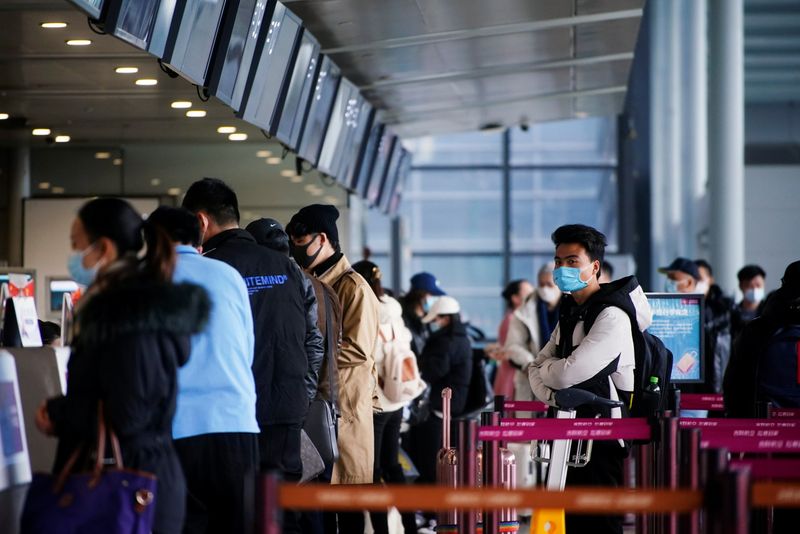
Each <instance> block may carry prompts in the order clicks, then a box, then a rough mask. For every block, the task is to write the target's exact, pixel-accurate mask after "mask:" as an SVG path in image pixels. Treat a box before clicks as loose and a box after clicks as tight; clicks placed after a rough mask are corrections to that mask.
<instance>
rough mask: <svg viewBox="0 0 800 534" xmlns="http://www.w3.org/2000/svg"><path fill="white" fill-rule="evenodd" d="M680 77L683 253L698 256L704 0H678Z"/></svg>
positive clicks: (704, 157) (703, 159)
mask: <svg viewBox="0 0 800 534" xmlns="http://www.w3.org/2000/svg"><path fill="white" fill-rule="evenodd" d="M681 4H682V5H681V17H680V18H681V21H682V24H681V25H682V29H683V32H682V33H683V37H682V39H681V43H682V50H681V63H682V68H681V77H682V81H683V83H682V87H683V89H684V92H683V100H682V104H683V105H682V114H683V124H682V129H681V132H682V134H681V139H682V143H683V157H682V167H683V173H682V180H683V186H682V188H683V193H682V195H681V204H682V212H683V217H682V220H683V221H684V224H683V225H682V227H681V228H682V233H683V236H682V241H683V244H684V248H685V250H684V252H683V255H685V256H688V257H689V258H695V259H696V258H698V257H701V256H703V255H704V252H703V251H701V249H700V247H699V238H698V235H699V234H700V232H701V231H702V229H703V228H705V226H706V221H705V220H704V219H705V218H706V216H705V213H704V210H703V209H702V203H703V198H704V196H705V193H706V184H707V182H708V120H707V115H708V92H707V84H708V76H707V70H706V69H707V68H708V63H707V60H706V54H707V46H706V10H707V4H706V1H705V0H681Z"/></svg>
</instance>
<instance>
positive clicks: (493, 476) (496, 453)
mask: <svg viewBox="0 0 800 534" xmlns="http://www.w3.org/2000/svg"><path fill="white" fill-rule="evenodd" d="M499 424H500V413H499V412H483V413H482V414H481V425H482V427H486V426H489V427H494V426H495V425H499ZM482 430H483V428H481V429H479V430H478V439H479V440H481V441H482V442H483V486H484V487H485V488H497V487H499V486H500V472H501V469H502V466H501V465H500V441H501V440H487V439H484V438H483V437H481V432H482ZM502 441H510V440H502ZM499 531H500V511H499V507H498V508H494V509H490V508H487V509H485V510H484V512H483V534H498V533H499Z"/></svg>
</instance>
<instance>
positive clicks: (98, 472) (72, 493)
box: [20, 401, 156, 534]
mask: <svg viewBox="0 0 800 534" xmlns="http://www.w3.org/2000/svg"><path fill="white" fill-rule="evenodd" d="M97 419H98V422H97V448H96V452H97V455H96V459H95V463H94V466H93V469H92V470H91V471H89V472H82V473H72V470H73V469H74V468H75V464H76V463H77V461H78V458H79V456H80V453H81V452H82V448H78V449H77V450H76V451H75V452H74V453H73V454H72V456H70V458H69V460H68V461H67V463H66V465H64V468H63V469H62V470H61V472H60V473H59V474H58V476H55V475H50V474H42V473H37V474H35V475H34V476H33V481H32V482H31V485H30V488H29V490H28V495H27V497H26V499H25V507H24V509H23V511H22V522H21V530H20V532H21V533H22V534H45V533H54V532H57V533H59V534H71V533H89V532H97V533H101V532H102V533H108V534H117V533H119V534H123V533H124V534H149V533H150V531H151V529H152V526H153V517H154V514H155V495H156V477H155V475H153V474H151V473H145V472H143V471H135V470H133V469H125V468H124V467H123V465H122V454H121V452H120V447H119V440H117V436H116V434H114V432H113V431H112V430H111V429H108V430H107V429H106V424H105V417H104V415H103V404H102V401H101V402H100V406H99V407H98V417H97ZM106 437H108V439H109V441H110V443H111V448H112V452H113V456H114V462H115V464H116V465H115V466H113V467H104V461H103V459H104V456H105V447H106Z"/></svg>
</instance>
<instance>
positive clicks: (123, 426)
mask: <svg viewBox="0 0 800 534" xmlns="http://www.w3.org/2000/svg"><path fill="white" fill-rule="evenodd" d="M70 238H71V241H72V250H73V253H72V255H71V256H70V260H69V263H68V266H69V271H70V274H71V275H72V277H73V278H74V279H75V281H77V282H78V283H81V284H84V285H88V286H89V289H88V291H87V293H86V294H85V295H84V297H83V299H82V301H81V304H80V306H79V309H78V311H77V314H76V325H75V337H74V342H73V345H72V355H71V357H70V361H69V365H68V373H69V374H68V381H67V394H66V395H64V396H60V397H55V398H52V399H49V400H47V401H46V402H45V403H43V404H42V406H41V407H40V409H39V411H38V412H37V415H36V424H37V426H38V427H39V429H40V430H41V431H42V432H44V433H46V434H49V435H52V436H56V437H58V450H57V453H56V461H55V466H54V472H60V471H61V469H62V468H63V467H64V464H65V463H66V461H67V459H68V458H69V457H70V456H71V455H72V454H73V452H74V451H75V450H76V449H77V448H79V447H81V446H82V445H83V444H84V443H93V440H94V439H95V436H96V432H97V429H96V423H97V410H98V404H99V402H100V401H102V402H103V406H104V413H105V418H106V422H107V424H108V425H109V426H110V427H111V429H112V430H113V431H114V432H115V433H116V434H117V437H118V438H119V442H120V445H121V449H122V459H123V462H124V464H125V467H127V468H132V469H137V470H141V471H147V472H150V473H153V474H155V475H156V477H157V479H158V486H157V491H156V504H155V506H156V509H155V521H154V524H153V532H156V533H168V532H169V533H177V532H180V531H181V529H182V527H183V519H184V510H185V508H186V488H185V482H184V478H183V473H182V471H181V467H180V463H179V461H178V457H177V455H176V454H175V450H174V449H173V445H172V436H171V431H172V416H173V414H174V413H175V398H176V391H177V368H178V367H179V366H181V365H183V364H184V363H185V362H186V361H187V359H188V357H189V336H190V335H191V334H193V333H197V332H199V331H200V330H201V328H202V326H203V325H204V323H205V321H206V320H207V317H208V313H209V301H208V296H207V295H206V293H205V291H204V290H203V289H202V288H200V287H198V286H194V285H189V284H180V285H174V284H172V282H171V279H172V271H173V267H174V265H175V251H174V247H173V245H172V243H171V242H170V239H169V237H168V236H167V234H166V233H165V232H164V230H163V229H161V228H158V227H155V226H151V225H148V224H147V223H146V222H143V221H142V218H141V216H140V215H139V214H138V213H137V212H136V210H134V209H133V207H131V205H130V204H128V203H127V202H125V201H124V200H121V199H116V198H100V199H95V200H92V201H90V202H88V203H86V204H85V205H84V206H83V207H82V208H81V209H80V211H79V212H78V216H77V218H76V219H75V221H74V222H73V224H72V229H71V232H70ZM143 248H144V249H145V252H144V255H143V256H141V257H140V252H141V251H142V249H143ZM87 460H88V459H87V458H82V459H80V463H81V464H85V462H86V461H87Z"/></svg>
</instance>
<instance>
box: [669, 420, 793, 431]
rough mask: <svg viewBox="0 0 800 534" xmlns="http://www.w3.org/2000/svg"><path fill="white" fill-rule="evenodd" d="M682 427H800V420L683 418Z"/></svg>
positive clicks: (755, 428)
mask: <svg viewBox="0 0 800 534" xmlns="http://www.w3.org/2000/svg"><path fill="white" fill-rule="evenodd" d="M678 424H679V425H680V427H681V428H699V429H700V430H705V429H709V428H733V429H741V430H748V429H753V430H760V429H766V428H800V421H794V420H791V419H784V420H777V421H776V420H771V419H690V418H684V419H681V420H680V422H679V423H678Z"/></svg>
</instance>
